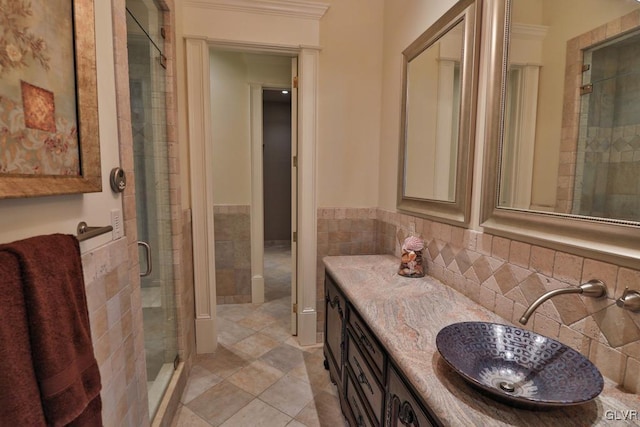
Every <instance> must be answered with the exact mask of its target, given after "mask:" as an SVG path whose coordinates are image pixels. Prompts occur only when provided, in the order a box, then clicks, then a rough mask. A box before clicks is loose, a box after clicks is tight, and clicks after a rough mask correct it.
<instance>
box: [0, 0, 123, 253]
mask: <svg viewBox="0 0 640 427" xmlns="http://www.w3.org/2000/svg"><path fill="white" fill-rule="evenodd" d="M95 15H96V16H97V17H99V19H96V21H95V28H96V54H97V55H96V56H97V64H96V65H97V74H98V79H97V80H98V108H99V120H100V123H99V125H100V155H101V162H102V192H101V193H91V194H84V195H80V194H78V195H69V196H49V197H36V198H29V199H5V200H0V224H1V225H0V242H10V241H13V240H18V239H22V238H26V237H30V236H35V235H39V234H52V233H65V234H76V227H77V225H78V222H80V221H85V222H87V224H88V225H89V226H104V225H109V224H110V223H111V214H110V211H111V209H122V201H121V198H120V196H119V195H114V194H113V193H112V192H111V188H110V187H109V172H110V171H111V169H112V168H113V167H116V166H118V165H119V164H120V160H119V151H118V132H117V121H116V97H115V79H114V56H113V42H112V40H113V32H112V27H111V25H112V21H111V2H108V1H96V2H95ZM110 240H111V235H110V234H106V235H103V236H100V237H96V238H93V239H90V240H88V241H87V242H85V243H82V245H81V249H82V250H83V252H84V251H87V250H90V249H92V248H95V247H97V246H99V245H100V244H104V243H105V242H107V241H110Z"/></svg>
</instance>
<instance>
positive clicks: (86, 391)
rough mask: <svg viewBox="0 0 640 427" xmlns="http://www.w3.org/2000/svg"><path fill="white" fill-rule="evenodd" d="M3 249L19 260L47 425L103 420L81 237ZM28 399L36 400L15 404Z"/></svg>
mask: <svg viewBox="0 0 640 427" xmlns="http://www.w3.org/2000/svg"><path fill="white" fill-rule="evenodd" d="M1 252H6V253H8V254H12V255H13V256H14V257H15V258H17V261H18V264H19V266H20V271H21V281H22V290H23V295H24V303H25V307H26V317H27V322H28V328H29V341H30V348H31V360H32V364H33V371H34V372H35V377H36V380H37V383H38V388H39V391H40V400H41V403H40V404H41V406H42V410H43V413H44V417H45V420H46V425H48V426H66V425H73V426H91V427H93V426H101V425H102V416H101V410H102V404H101V400H100V389H101V384H100V371H99V370H98V364H97V361H96V359H95V356H94V353H93V345H92V343H91V330H90V326H89V313H88V309H87V300H86V293H85V287H84V278H83V274H82V260H81V258H80V247H79V244H78V241H77V239H76V238H75V237H74V236H71V235H63V234H53V235H48V236H38V237H33V238H30V239H25V240H20V241H17V242H13V243H9V244H5V245H0V253H1ZM28 403H31V404H37V402H19V403H17V404H25V405H26V404H28ZM0 424H2V423H1V422H0Z"/></svg>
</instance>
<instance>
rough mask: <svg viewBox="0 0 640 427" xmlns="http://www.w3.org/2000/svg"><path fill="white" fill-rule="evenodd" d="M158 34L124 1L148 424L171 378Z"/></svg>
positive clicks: (152, 13)
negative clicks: (147, 392)
mask: <svg viewBox="0 0 640 427" xmlns="http://www.w3.org/2000/svg"><path fill="white" fill-rule="evenodd" d="M161 29H162V12H161V11H160V10H159V8H158V7H157V5H155V3H153V2H152V1H143V0H127V46H128V56H129V91H130V98H131V128H132V134H133V157H134V169H135V187H136V188H135V189H136V218H137V227H138V240H139V241H140V242H141V245H140V246H139V248H140V257H139V258H140V271H141V276H142V277H141V288H142V313H143V323H144V343H145V359H146V366H147V382H148V391H149V416H150V418H151V419H153V416H154V415H155V413H156V411H157V408H158V405H159V403H160V401H161V400H162V396H163V394H164V392H165V390H166V387H167V385H168V384H169V381H170V379H171V376H172V375H173V372H174V361H175V360H176V356H177V339H176V315H175V297H174V284H173V256H172V254H173V251H172V233H171V206H170V188H169V162H168V144H167V138H166V104H165V100H166V86H165V85H166V82H165V73H166V70H165V69H164V56H163V54H162V47H163V43H162V37H161ZM148 260H150V261H151V262H149V261H148Z"/></svg>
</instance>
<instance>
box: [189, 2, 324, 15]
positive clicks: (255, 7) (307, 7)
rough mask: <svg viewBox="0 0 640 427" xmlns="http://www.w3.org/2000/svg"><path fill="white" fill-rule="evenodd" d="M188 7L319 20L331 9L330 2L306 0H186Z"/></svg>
mask: <svg viewBox="0 0 640 427" xmlns="http://www.w3.org/2000/svg"><path fill="white" fill-rule="evenodd" d="M184 4H185V6H187V7H196V8H201V9H215V10H230V11H236V12H245V13H259V14H264V15H280V16H288V17H296V18H304V19H315V20H319V19H320V18H322V17H323V16H324V14H325V12H326V11H327V9H329V4H328V3H319V2H312V1H304V0H186V1H185V2H184Z"/></svg>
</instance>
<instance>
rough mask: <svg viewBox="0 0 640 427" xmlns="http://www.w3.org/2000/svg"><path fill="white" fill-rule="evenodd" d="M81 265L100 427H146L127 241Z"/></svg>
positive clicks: (136, 300) (138, 308) (135, 290)
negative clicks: (98, 389) (97, 383)
mask: <svg viewBox="0 0 640 427" xmlns="http://www.w3.org/2000/svg"><path fill="white" fill-rule="evenodd" d="M82 265H83V270H84V280H85V287H86V292H87V306H88V309H89V318H90V321H91V338H92V342H93V347H94V353H95V356H96V359H97V360H98V366H99V367H100V375H101V380H102V392H101V397H102V420H103V422H104V425H105V426H106V427H110V426H113V427H119V426H146V425H149V407H148V403H147V372H146V369H145V359H144V339H143V334H142V298H141V295H140V286H133V285H132V283H131V281H130V280H129V269H130V262H129V258H128V252H127V240H126V239H118V240H115V241H113V242H110V243H108V244H106V245H104V246H101V247H100V248H98V249H95V250H93V251H91V252H88V253H85V254H83V255H82Z"/></svg>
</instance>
